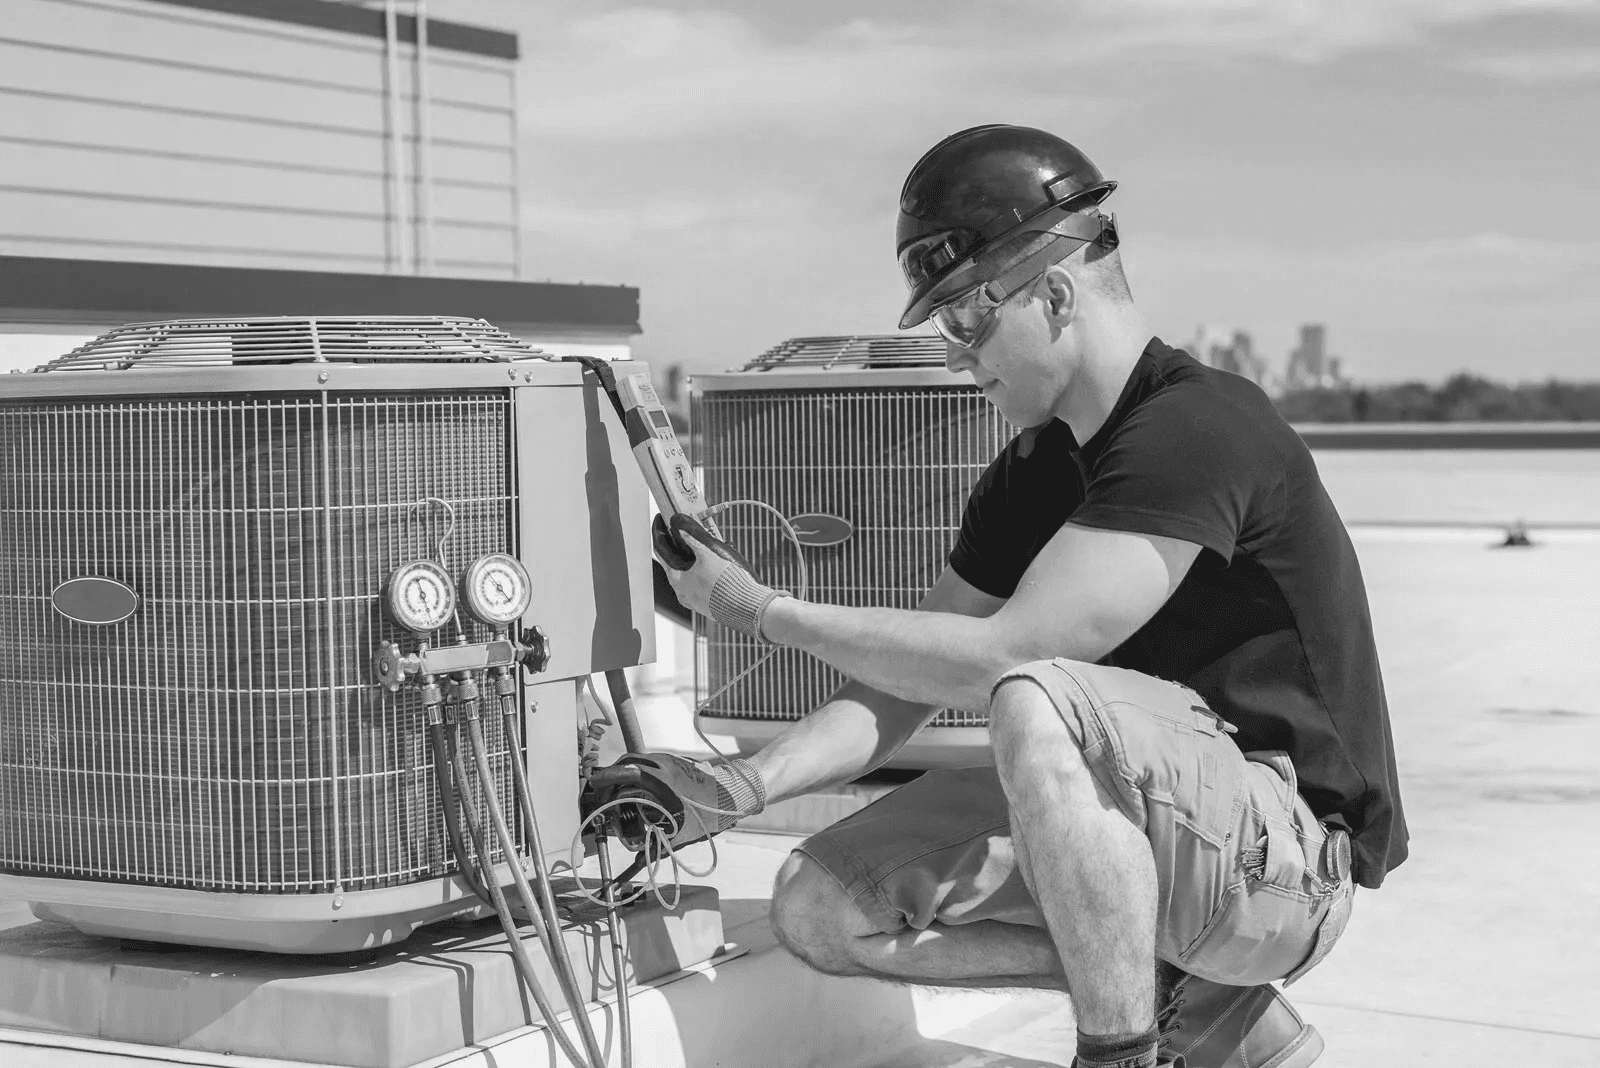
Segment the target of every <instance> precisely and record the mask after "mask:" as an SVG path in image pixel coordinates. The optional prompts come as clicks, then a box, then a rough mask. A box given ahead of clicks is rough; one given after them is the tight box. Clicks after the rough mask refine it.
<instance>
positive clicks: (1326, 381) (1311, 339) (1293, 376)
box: [1284, 323, 1344, 389]
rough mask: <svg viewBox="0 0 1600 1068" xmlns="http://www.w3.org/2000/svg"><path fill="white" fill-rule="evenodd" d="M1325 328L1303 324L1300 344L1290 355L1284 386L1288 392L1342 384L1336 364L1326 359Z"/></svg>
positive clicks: (1342, 379)
mask: <svg viewBox="0 0 1600 1068" xmlns="http://www.w3.org/2000/svg"><path fill="white" fill-rule="evenodd" d="M1327 345H1328V328H1327V327H1325V326H1323V325H1322V324H1321V323H1303V324H1302V325H1301V327H1300V344H1299V346H1298V347H1296V348H1295V349H1293V350H1292V351H1291V352H1290V353H1289V366H1288V369H1287V370H1286V371H1285V373H1284V385H1285V386H1286V387H1287V388H1289V389H1315V388H1331V387H1333V386H1338V385H1341V384H1342V383H1343V382H1344V378H1343V376H1341V375H1340V373H1339V360H1338V358H1337V357H1330V356H1329V355H1328V348H1327Z"/></svg>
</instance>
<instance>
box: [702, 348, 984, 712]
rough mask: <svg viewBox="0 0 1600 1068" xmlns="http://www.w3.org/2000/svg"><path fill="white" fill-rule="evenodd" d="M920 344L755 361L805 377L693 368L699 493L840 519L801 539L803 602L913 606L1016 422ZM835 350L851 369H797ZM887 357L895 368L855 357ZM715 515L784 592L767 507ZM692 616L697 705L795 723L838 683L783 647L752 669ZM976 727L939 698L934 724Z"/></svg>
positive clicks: (786, 558) (749, 645)
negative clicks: (830, 541)
mask: <svg viewBox="0 0 1600 1068" xmlns="http://www.w3.org/2000/svg"><path fill="white" fill-rule="evenodd" d="M880 340H881V341H882V342H883V344H881V345H880V344H878V342H879V341H880ZM929 340H930V339H925V338H891V339H860V338H851V339H836V338H825V339H816V338H801V339H797V340H796V341H792V342H788V343H786V344H785V345H781V346H778V347H777V348H776V349H773V350H772V352H770V353H768V354H767V355H766V356H764V357H763V358H762V360H765V361H767V363H768V366H769V367H778V366H780V365H781V366H785V367H796V366H798V367H799V368H804V369H805V370H806V371H807V372H810V373H803V374H791V373H787V372H786V371H784V370H772V371H770V373H751V372H750V371H749V370H748V369H747V370H746V371H744V372H738V373H729V374H724V375H713V376H701V377H697V378H696V379H695V391H694V394H693V396H692V406H691V423H692V426H693V429H694V434H695V438H696V440H697V442H698V445H699V452H698V456H697V461H698V463H699V464H700V465H701V466H702V468H703V471H704V481H705V488H706V495H707V498H708V499H709V500H711V501H714V502H715V501H732V500H741V499H754V500H760V501H765V502H766V503H768V504H770V505H772V506H773V507H774V508H777V509H778V510H779V511H781V512H782V513H783V514H784V515H786V516H791V517H792V516H796V515H802V514H807V513H819V512H820V513H826V514H829V515H834V516H838V517H841V518H843V519H846V520H848V521H849V522H850V524H851V525H852V526H853V528H854V533H853V534H852V535H851V537H850V538H848V539H847V540H846V541H844V542H843V543H842V544H839V545H835V546H830V547H827V548H808V549H806V550H805V551H806V554H807V555H806V559H807V563H808V566H809V569H810V580H811V588H810V597H811V599H812V600H816V601H823V602H827V603H830V604H840V605H852V606H863V605H876V606H887V607H894V608H914V607H916V605H917V603H918V602H919V601H920V600H921V599H922V597H923V595H924V594H925V593H926V592H927V591H928V589H930V588H931V587H932V585H933V583H934V581H935V580H936V579H937V578H938V576H939V574H940V572H941V571H942V570H943V569H944V567H945V564H946V560H947V558H948V555H949V552H950V549H951V547H952V545H953V544H954V543H955V538H956V535H957V534H958V533H959V531H960V526H961V515H962V511H963V509H964V507H965V504H966V500H967V496H968V494H969V493H970V492H971V489H972V487H973V485H974V484H975V483H976V482H977V479H978V477H979V476H980V475H981V474H982V473H983V470H984V468H985V467H987V466H988V464H989V462H990V461H991V460H992V459H993V458H994V457H995V456H996V455H997V454H998V453H999V451H1000V450H1001V448H1003V447H1004V445H1005V444H1006V442H1007V441H1009V440H1010V439H1011V437H1012V436H1013V435H1014V434H1015V432H1016V431H1015V428H1014V427H1011V426H1010V425H1009V424H1007V423H1006V422H1005V420H1004V419H1003V418H1002V417H1001V416H1000V414H999V413H998V412H997V411H996V410H995V409H994V408H993V407H992V406H991V405H990V404H989V403H988V402H987V401H985V400H984V398H983V395H982V394H981V393H980V392H979V391H978V390H977V389H976V388H974V387H973V386H972V385H971V384H970V383H967V382H966V381H965V380H963V379H960V378H957V377H956V376H955V375H951V374H949V373H947V372H945V371H944V370H943V369H942V363H943V355H944V345H943V342H942V341H940V340H939V339H937V338H933V339H931V340H932V341H933V342H935V343H936V346H937V351H938V358H937V360H935V361H934V363H935V364H938V365H940V367H939V369H937V370H933V369H932V368H930V367H929V365H928V364H927V363H926V362H923V361H924V360H925V358H926V357H927V355H928V354H929V351H930V350H931V348H932V347H933V346H929V345H927V344H926V342H927V341H929ZM889 341H895V342H901V343H914V344H909V345H907V344H902V346H901V347H900V348H898V349H894V348H891V347H889V346H888V342H889ZM835 342H848V344H834V343H835ZM846 352H850V353H853V355H852V356H851V358H852V359H853V360H856V361H857V362H856V363H855V368H858V369H850V370H844V369H841V370H833V371H828V372H827V373H816V372H815V371H814V370H812V369H813V368H816V367H818V366H820V365H822V364H824V363H826V362H828V361H829V360H836V359H842V358H843V356H844V355H845V353H846ZM891 352H892V353H894V354H895V356H896V358H897V359H899V360H901V361H903V362H901V363H899V364H898V367H899V368H901V369H895V370H886V369H871V368H869V367H868V365H869V364H870V365H876V364H879V362H880V360H885V359H887V358H888V357H887V355H886V354H888V353H891ZM917 353H920V355H917ZM913 360H916V361H917V363H913V362H912V361H913ZM761 362H762V361H756V362H755V363H753V364H751V365H750V367H755V366H756V364H759V363H761ZM908 365H909V366H910V367H914V368H916V369H911V370H908V369H905V368H907V367H908ZM718 524H719V525H720V526H721V527H722V529H723V531H724V533H726V534H727V535H728V536H729V538H730V540H731V541H732V542H733V543H734V544H735V545H736V546H737V547H739V549H740V550H741V551H743V552H745V553H746V554H747V555H748V556H749V558H750V559H751V561H752V563H753V564H754V565H755V566H756V568H757V570H758V571H759V572H760V573H761V575H762V577H763V579H764V580H766V581H771V582H774V583H777V584H781V585H786V586H788V588H790V589H793V588H794V583H796V582H797V580H798V573H797V569H796V567H795V565H794V555H793V554H794V549H793V547H792V546H791V545H790V544H789V543H788V542H787V541H786V540H785V539H784V537H783V535H782V533H781V531H780V530H778V529H777V527H776V524H774V523H772V522H771V521H770V518H768V517H766V516H764V515H763V514H762V513H760V512H759V511H757V510H755V509H744V508H734V509H730V510H729V511H727V512H725V513H724V514H723V515H722V516H721V517H719V519H718ZM696 625H697V630H696V636H697V639H698V642H697V644H698V646H699V650H700V655H699V656H698V657H697V664H696V686H697V691H698V694H697V695H698V697H699V699H700V701H702V702H706V712H707V714H709V715H712V716H717V717H725V718H729V719H749V720H793V719H799V718H800V717H801V716H803V715H805V714H806V713H807V712H810V711H811V710H812V709H814V708H816V707H817V706H818V705H820V704H821V703H822V702H823V701H824V700H826V699H827V697H828V696H829V695H830V694H831V693H833V691H834V690H836V689H837V688H838V687H839V686H840V685H842V683H843V682H844V677H843V676H842V675H841V674H840V673H839V672H837V671H835V670H834V669H833V668H831V667H828V666H827V665H826V664H824V663H822V662H821V661H819V660H817V659H815V658H813V657H811V656H809V655H807V654H805V653H802V652H799V651H798V650H793V649H779V650H777V651H776V654H775V655H773V656H772V657H771V658H770V659H768V660H766V661H765V662H764V663H761V664H760V665H759V666H756V665H757V662H758V661H760V660H761V658H762V657H764V656H766V655H767V654H768V653H769V652H773V650H772V649H771V647H768V646H765V645H760V644H758V643H756V642H754V641H752V640H750V639H747V638H745V637H743V636H741V635H739V634H738V633H736V632H734V631H731V630H728V629H726V628H723V627H721V626H719V625H717V624H715V623H713V622H708V621H706V620H705V619H704V618H703V617H697V619H696ZM752 669H753V670H752ZM708 698H709V701H707V699H708ZM986 724H987V717H986V716H985V715H984V714H982V713H976V712H974V713H969V712H963V711H957V710H951V709H946V710H945V711H943V712H941V713H940V714H939V716H938V717H937V718H936V719H935V720H934V725H935V726H946V727H958V726H959V727H972V726H984V725H986Z"/></svg>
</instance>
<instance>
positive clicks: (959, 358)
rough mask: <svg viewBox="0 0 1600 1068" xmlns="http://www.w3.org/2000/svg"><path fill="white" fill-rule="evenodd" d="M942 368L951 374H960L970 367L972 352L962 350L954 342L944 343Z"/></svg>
mask: <svg viewBox="0 0 1600 1068" xmlns="http://www.w3.org/2000/svg"><path fill="white" fill-rule="evenodd" d="M944 366H945V369H946V370H948V371H949V372H950V373H951V374H955V375H958V374H960V373H961V372H962V371H965V370H966V369H967V368H969V367H971V366H972V350H971V349H964V348H962V347H961V346H960V345H957V344H956V343H955V342H954V341H946V342H945V343H944Z"/></svg>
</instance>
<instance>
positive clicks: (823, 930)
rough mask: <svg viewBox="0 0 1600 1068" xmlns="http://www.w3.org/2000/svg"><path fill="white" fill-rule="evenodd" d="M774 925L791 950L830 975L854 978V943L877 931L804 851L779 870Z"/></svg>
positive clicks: (855, 969)
mask: <svg viewBox="0 0 1600 1068" xmlns="http://www.w3.org/2000/svg"><path fill="white" fill-rule="evenodd" d="M770 922H771V923H772V931H773V933H774V934H776V935H777V936H778V941H779V942H780V943H781V944H782V945H783V947H784V948H785V949H787V950H788V951H789V952H790V953H793V954H794V955H795V956H796V957H799V958H800V959H801V960H803V961H805V963H807V964H808V965H810V966H811V967H813V968H815V969H816V970H817V971H820V972H826V973H828V974H830V975H848V974H854V972H855V971H857V970H858V969H857V968H856V967H855V966H854V961H853V958H852V957H851V955H850V953H849V946H850V942H851V941H852V940H853V939H856V938H860V937H861V936H863V935H867V934H873V933H876V931H877V928H876V927H875V926H873V924H872V922H871V921H870V920H868V919H867V918H866V916H865V915H863V914H862V912H861V910H860V909H858V908H856V905H855V902H854V901H852V900H851V899H850V896H849V895H848V894H846V893H845V891H844V887H842V886H840V885H839V880H837V879H835V878H834V877H833V876H832V875H830V874H829V873H828V871H827V869H826V868H824V867H823V866H822V865H820V864H818V863H817V862H816V861H815V860H812V859H811V858H810V857H808V856H806V855H805V854H804V853H798V852H796V853H791V854H789V859H788V860H786V861H784V864H783V867H782V868H780V869H779V870H778V877H777V880H776V881H775V882H774V884H773V888H772V913H771V916H770Z"/></svg>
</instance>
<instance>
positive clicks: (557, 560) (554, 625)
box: [516, 365, 655, 679]
mask: <svg viewBox="0 0 1600 1068" xmlns="http://www.w3.org/2000/svg"><path fill="white" fill-rule="evenodd" d="M625 366H628V365H619V368H620V367H625ZM620 373H622V372H621V370H620V369H619V374H620ZM516 418H517V427H518V435H517V471H518V479H519V482H520V486H521V491H520V494H519V496H520V500H521V538H522V551H521V553H520V556H521V558H522V561H523V562H524V563H525V564H526V565H527V566H528V570H529V572H530V573H531V574H532V576H533V603H532V605H531V607H530V608H529V609H528V615H527V616H526V619H527V622H529V623H531V624H536V625H538V626H540V627H542V628H544V630H545V632H546V633H547V634H548V635H549V636H550V639H551V661H550V667H549V669H548V670H547V671H546V673H545V674H546V677H548V678H552V679H557V678H570V677H572V676H576V675H586V674H589V673H591V672H596V671H606V670H609V669H611V668H620V667H630V666H632V665H634V664H640V663H649V662H651V661H653V660H654V659H655V622H654V620H655V617H654V611H655V596H654V592H653V589H652V586H651V577H650V538H649V531H650V504H649V491H648V490H647V489H646V488H645V484H644V477H643V476H642V475H641V474H640V473H639V469H638V465H637V464H636V463H635V462H634V458H633V454H632V453H631V452H630V451H629V449H628V442H627V438H626V436H625V434H624V433H623V430H622V426H621V424H620V423H619V421H618V420H617V417H616V413H615V411H614V410H613V409H612V408H611V404H610V402H609V401H608V400H607V399H606V397H605V395H604V393H602V392H601V391H600V390H599V389H598V388H597V387H596V386H595V385H594V382H593V380H592V379H587V378H586V380H585V382H584V384H583V386H582V387H581V388H577V389H571V388H568V389H540V390H530V389H521V390H518V391H517V412H516Z"/></svg>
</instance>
